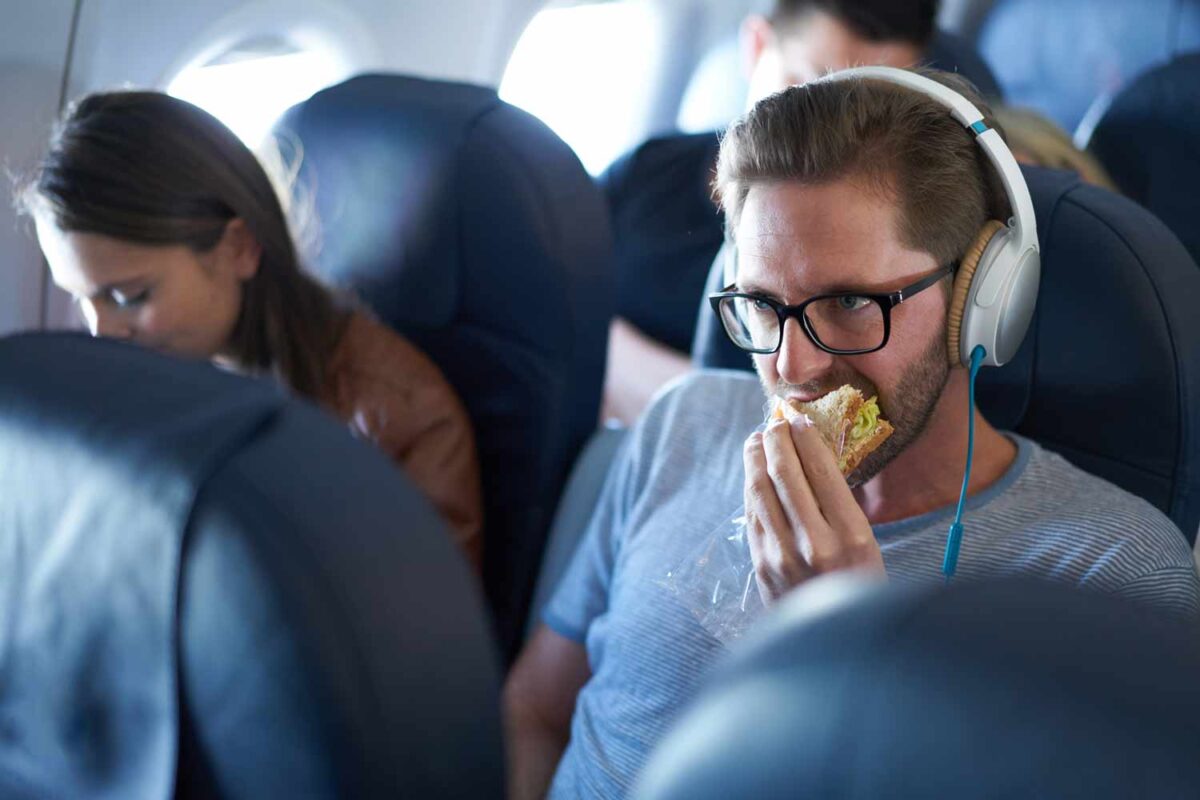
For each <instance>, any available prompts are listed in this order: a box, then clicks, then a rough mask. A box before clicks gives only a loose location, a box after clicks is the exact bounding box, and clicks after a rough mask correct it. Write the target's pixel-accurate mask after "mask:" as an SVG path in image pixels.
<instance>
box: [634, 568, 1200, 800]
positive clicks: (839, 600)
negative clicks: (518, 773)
mask: <svg viewBox="0 0 1200 800" xmlns="http://www.w3.org/2000/svg"><path fill="white" fill-rule="evenodd" d="M839 595H840V596H839ZM821 602H823V603H825V604H826V607H824V608H822V607H820V605H819V603H821ZM764 622H765V623H766V625H765V630H762V631H761V632H760V635H758V636H756V637H755V638H754V641H753V642H747V643H746V646H745V647H744V648H743V649H741V650H740V651H738V652H737V653H736V654H735V656H734V657H733V658H731V659H730V660H729V661H728V662H726V663H725V665H723V668H721V669H718V670H717V671H715V672H714V674H713V675H712V676H711V678H710V680H709V681H708V685H707V689H706V691H704V692H703V693H702V694H701V696H700V699H699V700H698V702H697V703H696V704H695V705H694V707H693V709H692V710H691V712H690V713H688V714H687V715H685V716H684V717H683V718H682V719H681V720H680V721H679V723H678V724H677V725H676V726H675V728H674V729H673V731H672V733H671V734H670V735H668V737H667V738H666V739H665V740H664V741H663V743H662V745H661V746H660V748H659V749H658V750H657V751H656V753H655V755H654V757H653V758H652V760H651V762H650V763H649V765H648V766H647V768H646V770H645V772H644V773H643V779H642V783H641V787H640V790H639V791H635V792H634V793H633V796H634V797H636V798H638V799H639V800H683V799H684V798H686V799H687V800H710V799H712V800H715V798H722V800H726V798H728V799H730V800H736V799H738V798H747V799H748V798H754V800H775V799H776V798H778V799H779V800H782V799H783V798H794V797H836V798H843V799H844V800H857V799H858V798H878V797H956V798H998V797H1087V798H1105V799H1107V798H1112V799H1113V800H1116V798H1126V797H1190V796H1193V795H1194V794H1195V792H1196V787H1197V786H1200V760H1198V759H1197V758H1196V755H1195V754H1196V748H1197V747H1200V727H1197V724H1196V720H1197V719H1200V682H1197V681H1196V676H1197V675H1200V636H1198V634H1200V631H1197V630H1196V627H1195V625H1194V623H1193V624H1190V625H1188V624H1183V623H1179V624H1175V621H1173V620H1167V619H1161V618H1156V617H1155V616H1154V615H1153V614H1151V613H1150V612H1148V611H1146V610H1144V609H1141V608H1139V607H1136V606H1132V605H1128V604H1126V603H1125V602H1122V601H1120V600H1118V599H1116V598H1113V597H1109V596H1104V595H1093V594H1088V593H1082V592H1076V591H1074V590H1072V589H1069V588H1066V587H1062V586H1054V585H1040V584H1027V583H1022V582H1015V583H983V584H960V585H955V586H952V587H950V588H949V589H948V590H944V589H941V588H936V589H923V590H915V591H914V590H907V591H903V590H897V589H895V588H894V587H893V588H890V589H887V588H875V589H869V590H868V589H862V590H860V591H859V592H854V591H851V590H850V589H848V588H847V587H844V586H842V587H838V590H837V591H836V592H835V591H834V590H833V587H831V586H829V585H824V586H820V585H815V586H812V587H809V588H808V589H807V590H805V591H801V592H797V593H796V594H795V595H794V596H793V597H791V598H789V600H788V601H787V602H786V603H785V604H784V606H783V608H782V609H781V610H780V611H779V612H778V613H777V614H776V615H775V616H774V617H772V618H771V619H770V620H769V621H764Z"/></svg>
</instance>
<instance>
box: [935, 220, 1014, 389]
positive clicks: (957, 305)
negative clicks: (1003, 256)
mask: <svg viewBox="0 0 1200 800" xmlns="http://www.w3.org/2000/svg"><path fill="white" fill-rule="evenodd" d="M1006 228H1007V226H1006V225H1005V224H1004V223H1003V222H1000V221H999V220H995V219H990V220H988V221H987V222H985V223H983V227H982V228H980V230H979V233H978V235H976V237H975V241H974V242H972V243H971V246H970V247H968V248H967V252H966V254H965V255H964V256H963V258H962V261H960V262H959V264H958V270H957V271H956V272H955V274H954V290H953V291H952V292H951V294H950V310H949V311H948V312H947V313H946V353H947V355H948V357H949V359H950V366H952V367H953V366H957V365H959V364H961V363H962V348H961V344H962V331H963V313H964V311H965V310H966V307H967V295H969V294H970V293H971V279H972V278H974V277H975V270H976V269H978V268H979V259H980V258H982V257H983V251H984V250H986V249H987V246H988V244H989V243H990V242H991V241H992V238H993V237H995V235H996V234H997V233H1000V232H1001V231H1004V230H1005V229H1006Z"/></svg>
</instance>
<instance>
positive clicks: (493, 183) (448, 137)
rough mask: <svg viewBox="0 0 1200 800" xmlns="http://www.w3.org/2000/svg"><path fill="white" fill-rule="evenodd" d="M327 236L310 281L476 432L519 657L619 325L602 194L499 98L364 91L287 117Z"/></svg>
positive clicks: (405, 89) (480, 91) (495, 557)
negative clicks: (454, 403) (416, 352)
mask: <svg viewBox="0 0 1200 800" xmlns="http://www.w3.org/2000/svg"><path fill="white" fill-rule="evenodd" d="M281 130H282V131H283V132H284V133H285V137H286V139H288V140H290V141H292V142H294V143H298V145H299V148H300V150H301V152H302V157H303V171H302V173H301V181H302V183H303V184H307V185H309V186H311V187H312V188H313V189H314V191H315V204H316V210H317V213H318V215H319V217H320V221H321V229H322V240H323V241H322V249H321V251H320V254H319V257H318V258H317V260H316V269H317V271H318V272H319V273H320V274H321V275H323V276H324V277H325V278H327V279H329V280H330V281H331V282H333V283H335V284H337V285H341V286H346V287H350V288H352V289H354V290H356V291H357V292H358V294H359V295H360V296H361V297H362V298H363V299H364V300H365V301H366V302H367V303H368V304H369V305H370V306H371V307H372V308H373V309H374V311H375V312H376V313H377V314H378V315H379V316H380V317H381V318H382V319H383V320H384V321H385V322H387V323H388V324H390V325H392V326H393V327H395V328H396V329H398V330H400V331H401V332H403V333H404V334H405V335H407V336H409V337H410V338H411V339H412V340H413V341H414V342H415V343H416V344H417V345H419V346H420V347H421V348H422V349H423V350H425V352H427V353H428V354H429V355H430V356H431V357H432V358H433V360H434V361H435V362H436V363H437V365H438V366H439V367H441V369H442V370H443V371H444V372H445V374H446V377H447V378H448V379H449V381H450V383H451V384H452V385H453V386H454V388H455V389H456V390H457V392H458V394H459V396H460V397H461V398H462V399H463V402H464V403H465V404H466V407H467V411H468V412H469V414H470V416H471V421H472V423H473V425H474V429H475V435H476V441H477V443H478V446H479V455H480V461H481V468H482V478H483V491H484V520H485V522H484V524H485V529H484V582H485V587H486V591H487V596H488V600H489V603H490V605H491V607H492V610H493V613H494V616H495V620H496V627H497V632H498V635H499V637H500V641H501V644H502V647H503V649H504V651H505V652H506V653H508V654H510V655H511V654H512V653H513V651H514V648H515V647H516V645H517V644H518V643H519V641H520V636H521V631H522V627H523V624H524V619H525V613H526V610H527V608H528V604H529V601H530V597H531V594H532V591H533V585H534V581H535V579H536V576H537V569H538V563H539V560H540V558H541V554H542V548H543V546H544V543H545V537H546V534H547V530H548V528H549V525H550V519H551V515H552V514H553V512H554V508H555V505H556V502H557V499H558V495H559V493H560V492H561V490H562V486H563V482H564V480H565V478H566V475H567V471H568V469H569V467H570V464H571V462H572V461H573V459H574V457H575V455H576V454H577V453H578V451H579V449H580V448H581V447H582V446H583V444H584V442H585V441H586V440H587V437H588V436H589V435H590V434H591V433H592V431H594V430H595V428H596V421H597V419H598V417H599V403H600V393H601V384H602V380H603V376H604V361H605V352H606V347H607V337H608V323H609V320H610V318H611V315H612V304H613V299H612V295H613V289H612V281H613V278H612V261H611V259H612V243H611V235H610V230H609V224H608V216H607V212H606V210H605V208H604V202H603V200H602V198H601V195H600V192H599V191H598V190H597V188H596V187H595V185H594V183H593V182H592V181H591V179H590V177H589V176H588V174H587V173H586V172H585V171H584V169H583V167H582V165H580V163H579V161H578V159H577V158H576V157H575V155H574V153H572V152H571V150H570V148H568V147H567V145H565V144H564V143H563V142H562V141H561V140H560V139H559V138H558V137H557V136H555V135H554V133H552V132H551V131H550V129H549V128H547V127H546V126H545V125H543V124H542V123H541V122H539V121H538V120H536V119H535V118H533V117H532V116H530V115H529V114H526V113H525V112H523V111H520V110H518V109H516V108H514V107H512V106H510V105H508V104H506V103H503V102H501V101H500V100H499V99H498V97H497V96H496V92H495V91H494V90H492V89H488V88H484V87H480V86H469V85H465V84H456V83H445V82H439V81H426V80H420V79H416V78H408V77H402V76H397V75H367V76H362V77H357V78H354V79H351V80H349V81H347V82H345V83H342V84H340V85H338V86H334V87H332V88H330V89H327V90H325V91H322V92H318V93H317V94H316V95H314V96H313V97H312V98H311V99H310V100H308V101H306V102H304V103H302V104H300V105H299V106H297V107H295V108H293V109H292V110H291V111H289V112H288V114H287V115H286V116H285V118H284V121H283V123H282V124H281Z"/></svg>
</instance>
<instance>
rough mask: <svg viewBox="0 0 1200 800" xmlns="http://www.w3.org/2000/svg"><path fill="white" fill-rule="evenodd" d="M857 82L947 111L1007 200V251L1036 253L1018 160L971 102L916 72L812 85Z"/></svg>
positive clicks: (839, 75) (853, 73) (889, 70)
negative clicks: (890, 88) (883, 86)
mask: <svg viewBox="0 0 1200 800" xmlns="http://www.w3.org/2000/svg"><path fill="white" fill-rule="evenodd" d="M856 78H858V79H868V80H878V81H883V82H885V83H891V84H895V85H897V86H903V87H904V88H906V89H912V90H913V91H915V92H920V93H921V94H923V95H925V96H926V97H929V98H931V99H933V100H936V101H937V102H938V103H940V104H942V105H943V106H945V107H946V108H947V109H949V111H950V115H951V116H952V117H954V118H955V119H956V120H958V122H959V124H961V125H962V126H963V127H964V128H966V129H967V130H968V131H970V132H971V134H972V135H973V136H974V137H975V141H976V142H977V143H978V144H979V146H980V147H982V148H983V152H984V153H986V154H987V157H988V161H990V162H991V163H992V166H993V167H994V168H995V169H996V173H997V174H998V175H999V176H1000V183H1001V185H1002V186H1003V187H1004V194H1005V195H1006V196H1007V197H1008V204H1009V207H1010V208H1012V213H1013V217H1012V219H1011V220H1009V227H1010V228H1011V229H1012V230H1013V232H1014V233H1015V234H1016V236H1014V237H1012V239H1011V241H1010V244H1009V247H1012V248H1013V251H1014V253H1017V254H1020V253H1024V252H1025V251H1026V250H1030V249H1032V250H1037V249H1038V241H1037V220H1036V218H1035V217H1034V214H1033V201H1032V200H1031V199H1030V197H1029V187H1027V186H1026V185H1025V178H1024V176H1023V175H1021V168H1020V166H1019V165H1018V164H1017V160H1016V159H1015V158H1013V154H1012V151H1011V150H1009V149H1008V146H1007V145H1006V144H1005V143H1004V140H1003V139H1001V138H1000V134H999V133H997V132H996V130H995V129H994V128H990V127H988V124H987V121H986V120H985V119H984V117H983V114H982V113H980V111H979V109H977V108H976V107H975V106H974V104H973V103H971V101H970V100H968V99H967V98H965V97H963V96H962V95H961V94H959V93H958V92H956V91H954V90H953V89H951V88H950V87H949V86H944V85H942V84H940V83H938V82H937V81H935V80H932V79H930V78H927V77H925V76H924V75H919V74H917V73H916V72H911V71H909V70H906V69H897V68H896V67H854V68H852V69H844V70H840V71H838V72H831V73H829V74H828V75H825V76H823V77H821V78H817V79H816V80H815V81H813V82H814V83H829V82H834V81H847V80H854V79H856ZM984 288H988V287H981V294H982V293H983V289H984ZM996 288H999V287H996Z"/></svg>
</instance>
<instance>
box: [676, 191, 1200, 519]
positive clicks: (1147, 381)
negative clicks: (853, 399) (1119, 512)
mask: <svg viewBox="0 0 1200 800" xmlns="http://www.w3.org/2000/svg"><path fill="white" fill-rule="evenodd" d="M1023 171H1024V173H1025V177H1026V181H1027V183H1028V184H1029V192H1030V195H1031V196H1032V198H1033V206H1034V211H1035V212H1036V214H1037V222H1038V238H1039V240H1040V241H1041V247H1042V281H1041V285H1040V287H1039V290H1038V291H1039V293H1038V304H1037V310H1036V312H1035V313H1034V319H1033V323H1032V325H1031V327H1030V330H1029V334H1028V335H1027V336H1026V338H1025V342H1024V343H1023V344H1022V346H1021V349H1020V350H1019V351H1018V352H1017V355H1016V357H1014V358H1013V360H1012V361H1011V362H1009V363H1008V364H1006V365H1005V366H1003V367H1001V368H999V369H984V370H982V371H981V372H980V373H979V393H978V394H979V406H980V408H981V409H982V411H983V413H984V415H985V416H987V418H988V420H989V421H990V422H991V423H992V424H993V425H995V426H996V427H998V428H1002V429H1006V430H1013V431H1016V432H1017V433H1020V434H1023V435H1025V436H1028V437H1029V438H1031V439H1034V440H1036V441H1038V442H1041V443H1042V444H1044V445H1045V446H1047V447H1049V448H1050V449H1052V450H1055V451H1057V452H1059V453H1062V455H1064V456H1066V457H1067V458H1068V459H1069V460H1071V461H1072V462H1074V463H1075V464H1076V465H1077V466H1079V467H1081V468H1082V469H1085V470H1087V471H1088V472H1091V473H1094V474H1096V475H1099V476H1101V477H1103V478H1106V479H1107V480H1110V481H1112V482H1113V483H1115V484H1117V485H1118V486H1120V487H1122V488H1124V489H1125V490H1127V491H1129V492H1132V493H1133V494H1136V495H1139V496H1141V497H1144V498H1145V499H1146V500H1148V501H1149V502H1151V503H1153V504H1154V505H1155V506H1157V507H1158V508H1160V509H1161V510H1162V511H1163V512H1164V513H1166V514H1167V515H1169V516H1170V517H1171V519H1173V520H1174V521H1175V524H1176V525H1178V526H1179V527H1180V529H1181V530H1182V531H1183V532H1184V534H1185V535H1186V536H1187V537H1188V540H1189V541H1194V540H1195V536H1196V529H1197V526H1200V405H1198V404H1197V402H1196V398H1198V397H1200V315H1198V314H1197V313H1196V310H1195V309H1196V302H1197V298H1200V269H1197V268H1196V265H1195V263H1193V261H1192V259H1191V258H1190V257H1189V255H1188V253H1187V251H1186V250H1185V249H1184V248H1183V246H1182V245H1181V244H1180V243H1179V240H1178V239H1177V238H1176V237H1175V236H1174V234H1172V233H1171V232H1170V231H1169V230H1167V228H1166V227H1165V226H1164V225H1163V224H1162V223H1161V222H1160V221H1159V220H1158V219H1157V218H1155V217H1154V215H1153V214H1151V213H1150V212H1148V211H1146V210H1145V209H1143V208H1141V207H1140V206H1138V205H1137V204H1136V203H1133V202H1131V201H1130V200H1127V199H1126V198H1124V197H1120V196H1118V195H1115V194H1112V193H1111V192H1106V191H1104V190H1103V189H1098V188H1096V187H1094V186H1090V185H1088V184H1084V183H1082V182H1080V180H1079V178H1078V176H1076V175H1075V174H1074V173H1069V172H1061V171H1058V170H1049V169H1039V168H1037V167H1025V168H1023ZM722 282H723V274H722V270H721V264H720V263H714V265H713V270H712V272H711V273H710V275H709V281H708V288H709V289H710V290H711V291H719V290H720V288H721V284H722ZM693 356H694V358H695V360H696V361H697V362H698V363H699V364H700V366H704V367H718V368H729V369H752V368H753V365H752V363H751V361H750V357H749V356H747V355H746V354H745V353H743V352H742V351H740V350H738V349H737V348H735V347H734V346H733V344H732V343H730V342H729V340H728V338H727V337H726V336H725V333H724V331H723V330H721V327H720V324H719V323H718V321H717V319H716V317H715V316H714V315H713V313H712V309H711V308H710V307H709V305H708V302H707V300H705V301H704V303H703V305H702V307H701V309H700V323H699V326H698V329H697V336H696V343H695V347H694V350H693Z"/></svg>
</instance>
